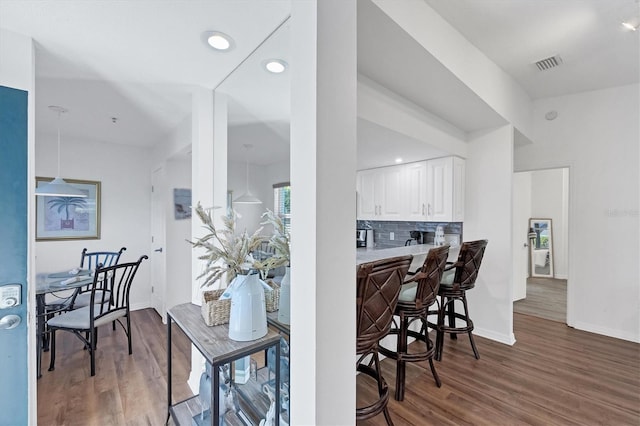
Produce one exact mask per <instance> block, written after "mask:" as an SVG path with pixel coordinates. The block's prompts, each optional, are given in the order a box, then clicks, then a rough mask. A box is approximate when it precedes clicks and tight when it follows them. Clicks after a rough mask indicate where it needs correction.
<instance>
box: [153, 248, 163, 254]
mask: <svg viewBox="0 0 640 426" xmlns="http://www.w3.org/2000/svg"><path fill="white" fill-rule="evenodd" d="M154 251H157V252H158V253H162V247H160V248H159V249H155V250H154Z"/></svg>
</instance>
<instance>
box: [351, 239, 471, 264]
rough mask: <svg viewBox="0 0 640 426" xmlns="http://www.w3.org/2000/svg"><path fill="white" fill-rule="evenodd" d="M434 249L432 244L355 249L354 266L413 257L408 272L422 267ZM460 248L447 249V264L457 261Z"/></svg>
mask: <svg viewBox="0 0 640 426" xmlns="http://www.w3.org/2000/svg"><path fill="white" fill-rule="evenodd" d="M432 248H435V246H434V245H433V244H415V245H411V246H402V247H393V248H375V247H361V248H357V249H356V264H357V265H360V264H361V263H367V262H373V261H376V260H380V259H388V258H391V257H396V256H405V255H407V254H411V255H413V262H412V263H411V267H410V270H414V269H415V268H417V267H420V266H422V264H423V263H424V259H425V258H426V257H427V253H429V250H431V249H432ZM459 251H460V246H457V247H451V248H450V249H449V258H448V259H447V260H448V261H449V262H455V261H456V260H457V259H458V252H459Z"/></svg>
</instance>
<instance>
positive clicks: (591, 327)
mask: <svg viewBox="0 0 640 426" xmlns="http://www.w3.org/2000/svg"><path fill="white" fill-rule="evenodd" d="M573 327H574V328H575V329H576V330H582V331H587V332H589V333H595V334H601V335H603V336H607V337H612V338H615V339H622V340H627V341H629V342H635V343H640V335H635V336H634V335H633V334H632V333H624V332H620V330H617V329H613V328H608V327H602V326H600V325H595V324H589V323H586V322H582V321H576V322H575V323H574V326H573Z"/></svg>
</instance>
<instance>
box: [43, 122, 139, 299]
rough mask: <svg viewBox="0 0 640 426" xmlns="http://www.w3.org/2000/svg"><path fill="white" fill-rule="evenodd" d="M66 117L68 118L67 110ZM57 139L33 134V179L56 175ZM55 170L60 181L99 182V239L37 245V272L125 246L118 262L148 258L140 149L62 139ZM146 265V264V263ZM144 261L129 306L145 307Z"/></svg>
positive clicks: (60, 268) (65, 266)
mask: <svg viewBox="0 0 640 426" xmlns="http://www.w3.org/2000/svg"><path fill="white" fill-rule="evenodd" d="M69 114H73V111H70V112H69ZM56 149H57V145H56V137H55V136H54V135H40V134H38V135H36V149H35V162H36V164H35V169H36V175H37V176H45V177H53V176H55V174H56V172H57V165H56V160H55V159H56ZM61 152H63V155H61V158H60V170H61V174H62V177H63V178H69V179H86V180H97V181H100V182H101V190H102V193H101V214H100V226H101V238H100V239H99V240H68V241H41V242H37V243H36V271H37V272H53V271H60V270H63V269H65V268H73V267H76V266H78V265H79V264H80V253H81V252H82V249H83V248H85V247H86V248H88V249H89V251H101V250H102V251H104V250H107V251H112V250H115V251H117V250H119V249H120V247H126V248H127V251H125V252H124V253H123V255H122V257H121V261H126V262H129V261H135V260H137V259H138V258H139V257H140V256H141V255H143V254H147V255H148V254H149V249H150V245H149V236H150V232H151V231H150V226H149V212H150V208H151V178H150V175H151V173H150V154H151V151H150V150H148V149H144V148H139V147H133V146H125V145H119V144H109V143H104V142H95V141H91V140H86V139H85V140H71V139H67V138H65V137H64V135H62V138H61ZM145 263H146V264H145ZM148 263H149V261H148V260H147V261H144V262H143V264H142V266H141V267H140V269H139V270H138V274H137V275H136V279H135V282H134V284H133V286H132V287H131V306H132V308H133V309H141V308H146V307H148V306H149V294H150V277H151V267H150V265H149V264H148Z"/></svg>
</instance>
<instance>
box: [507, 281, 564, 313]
mask: <svg viewBox="0 0 640 426" xmlns="http://www.w3.org/2000/svg"><path fill="white" fill-rule="evenodd" d="M513 311H514V312H518V313H521V314H525V315H533V316H534V317H540V318H546V319H549V320H552V321H558V322H562V323H565V324H566V323H567V280H558V279H553V278H529V279H527V297H526V298H525V299H522V300H518V301H516V302H513Z"/></svg>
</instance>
